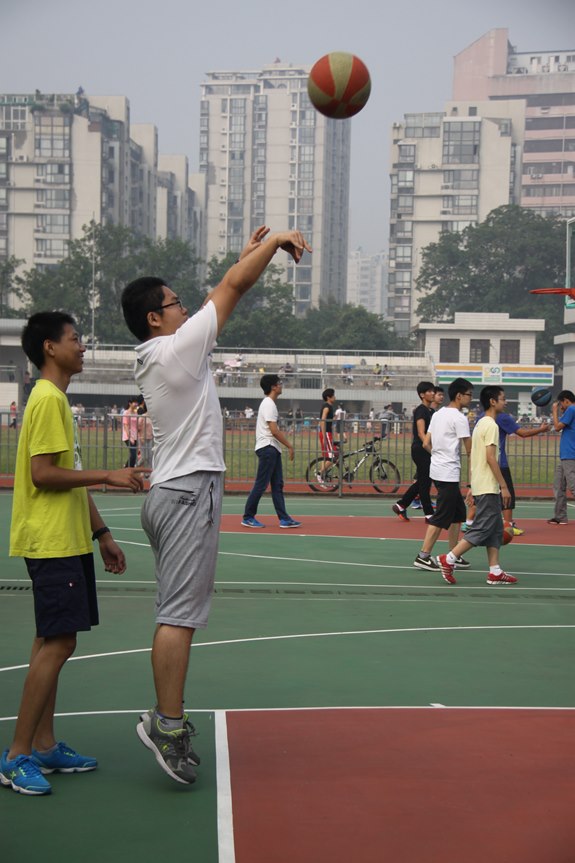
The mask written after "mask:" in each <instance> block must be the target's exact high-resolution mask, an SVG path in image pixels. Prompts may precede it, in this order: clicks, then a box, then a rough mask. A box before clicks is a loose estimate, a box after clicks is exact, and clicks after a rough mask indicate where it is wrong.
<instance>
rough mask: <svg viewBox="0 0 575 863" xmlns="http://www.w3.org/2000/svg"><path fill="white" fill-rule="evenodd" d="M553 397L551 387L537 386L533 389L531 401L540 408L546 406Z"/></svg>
mask: <svg viewBox="0 0 575 863" xmlns="http://www.w3.org/2000/svg"><path fill="white" fill-rule="evenodd" d="M552 398H553V393H552V392H551V390H550V389H549V387H535V388H534V389H533V390H532V391H531V401H532V402H533V404H534V405H537V407H538V408H545V407H547V405H548V404H549V402H550V401H551V399H552Z"/></svg>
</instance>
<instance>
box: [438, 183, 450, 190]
mask: <svg viewBox="0 0 575 863" xmlns="http://www.w3.org/2000/svg"><path fill="white" fill-rule="evenodd" d="M441 188H442V189H453V183H442V184H441Z"/></svg>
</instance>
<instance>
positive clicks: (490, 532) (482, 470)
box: [437, 386, 517, 585]
mask: <svg viewBox="0 0 575 863" xmlns="http://www.w3.org/2000/svg"><path fill="white" fill-rule="evenodd" d="M479 400H480V402H481V405H482V407H483V409H484V411H485V416H484V417H482V418H481V419H480V420H479V422H478V423H477V425H476V426H475V429H474V430H473V437H472V439H471V488H470V490H469V493H468V495H467V500H466V503H467V505H468V506H471V505H473V503H475V505H476V507H477V510H476V514H475V519H474V521H473V525H472V527H470V528H469V530H468V531H467V533H466V534H465V539H461V540H460V541H459V542H458V543H457V545H456V546H455V547H454V548H452V549H451V551H450V552H448V553H447V554H440V555H439V557H438V558H437V562H438V564H439V566H440V567H441V574H442V576H443V578H444V580H445V581H447V582H448V583H449V584H456V581H455V578H454V576H453V570H454V568H455V563H456V561H457V558H458V557H459V556H461V555H463V554H465V553H466V552H467V551H469V549H470V548H474V547H475V546H477V545H484V546H486V548H487V560H488V563H489V573H488V575H487V584H490V585H497V584H502V585H505V584H515V583H516V581H517V579H516V578H515V577H514V576H513V575H509V574H508V573H506V572H503V570H502V569H501V567H500V566H499V548H500V547H501V543H502V541H503V519H502V517H501V509H502V503H503V509H508V508H509V506H510V502H511V495H510V493H509V488H508V487H507V485H506V483H505V479H504V478H503V474H502V473H501V468H500V467H499V426H498V425H497V423H496V422H495V417H496V416H497V414H500V413H502V412H503V411H504V410H505V407H506V404H507V402H506V400H505V393H504V391H503V389H502V387H498V386H488V387H483V389H482V390H481V393H480V395H479Z"/></svg>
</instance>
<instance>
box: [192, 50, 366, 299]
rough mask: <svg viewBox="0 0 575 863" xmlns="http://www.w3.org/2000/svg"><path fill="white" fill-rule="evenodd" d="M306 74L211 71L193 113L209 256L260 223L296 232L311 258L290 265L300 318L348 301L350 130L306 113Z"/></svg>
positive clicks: (293, 70) (287, 69) (279, 67)
mask: <svg viewBox="0 0 575 863" xmlns="http://www.w3.org/2000/svg"><path fill="white" fill-rule="evenodd" d="M308 72H309V69H308V68H304V67H293V66H289V65H286V64H283V63H281V62H280V61H277V62H276V63H274V64H273V65H272V66H266V67H265V68H264V69H262V70H248V71H237V72H225V71H219V72H210V73H208V75H207V81H205V82H204V83H203V84H202V99H201V108H200V152H199V155H200V171H202V172H203V173H204V174H205V175H206V177H207V194H206V223H205V230H206V255H207V257H208V258H210V257H211V256H213V255H215V256H222V255H224V254H226V253H227V252H238V251H239V250H240V249H241V248H242V247H243V245H244V244H245V242H246V241H247V239H248V238H249V235H250V233H251V232H252V231H253V229H254V228H255V227H256V226H257V225H261V224H264V223H265V224H267V225H269V226H270V227H271V228H272V230H286V229H292V228H297V229H299V230H301V231H302V232H303V233H304V235H305V236H306V238H307V239H308V240H309V241H310V245H311V246H312V248H313V254H312V255H311V256H309V255H307V254H305V255H304V258H303V260H302V261H301V263H300V264H299V265H298V266H297V267H296V266H295V265H294V264H293V263H288V264H287V281H288V282H289V284H291V285H292V286H293V290H294V302H295V309H296V312H297V313H298V314H303V313H305V311H306V310H307V309H308V308H310V306H312V305H317V303H318V301H319V299H320V298H326V299H327V298H328V297H334V298H335V299H336V300H337V301H338V302H340V303H343V302H345V296H346V273H347V244H348V212H349V167H350V124H349V122H347V121H342V120H328V119H326V118H325V117H323V116H322V115H321V114H319V113H318V112H317V111H316V110H315V109H314V108H313V107H312V105H311V103H310V101H309V98H308V95H307V77H308Z"/></svg>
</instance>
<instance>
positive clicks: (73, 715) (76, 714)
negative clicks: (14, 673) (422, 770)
mask: <svg viewBox="0 0 575 863" xmlns="http://www.w3.org/2000/svg"><path fill="white" fill-rule="evenodd" d="M439 707H441V708H442V710H469V711H472V710H521V711H526V710H539V711H541V712H544V711H545V712H547V711H552V712H557V711H559V710H563V711H575V707H572V706H569V707H567V706H565V707H560V706H555V707H550V706H549V705H546V706H545V707H541V706H540V705H538V704H533V705H528V704H521V705H518V704H497V705H495V704H439V703H436V704H328V705H321V706H318V705H305V706H301V707H226V709H225V710H221V709H220V708H213V707H188V708H186V710H187V711H188V712H189V713H192V712H193V713H213V714H214V715H215V714H217V713H219V712H221V713H290V712H292V713H295V712H300V711H302V712H303V711H308V712H310V711H315V712H321V711H326V710H366V711H367V710H437V708H439ZM147 709H148V708H146V707H143V708H139V709H138V710H135V709H134V710H76V711H70V712H67V713H55V714H54V717H55V718H56V719H78V718H80V717H84V718H85V717H90V716H124V715H133V714H139V713H142V712H143V711H144V710H147ZM16 719H18V717H17V716H0V722H14V721H15V720H16Z"/></svg>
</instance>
